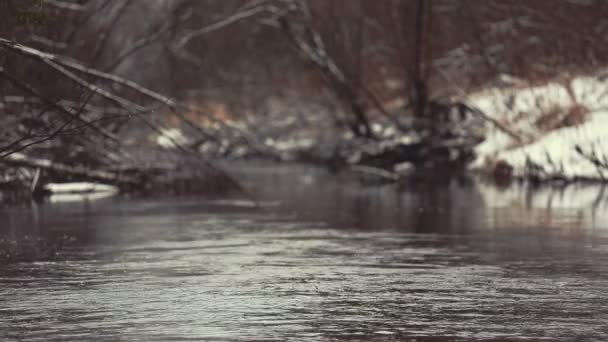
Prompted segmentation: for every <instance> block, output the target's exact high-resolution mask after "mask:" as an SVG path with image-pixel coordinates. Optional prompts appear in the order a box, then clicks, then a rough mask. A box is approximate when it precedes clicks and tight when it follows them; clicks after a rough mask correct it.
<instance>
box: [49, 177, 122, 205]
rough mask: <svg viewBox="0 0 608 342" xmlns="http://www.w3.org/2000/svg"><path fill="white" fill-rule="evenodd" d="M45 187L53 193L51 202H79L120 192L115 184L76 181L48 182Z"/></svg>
mask: <svg viewBox="0 0 608 342" xmlns="http://www.w3.org/2000/svg"><path fill="white" fill-rule="evenodd" d="M44 189H45V190H47V191H49V192H50V193H51V195H50V197H49V201H50V202H53V203H55V202H79V201H93V200H97V199H102V198H107V197H112V196H115V195H117V194H118V193H119V190H118V188H117V187H115V186H113V185H107V184H100V183H89V182H74V183H48V184H46V185H45V186H44Z"/></svg>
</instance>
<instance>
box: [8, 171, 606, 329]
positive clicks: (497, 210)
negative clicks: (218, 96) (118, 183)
mask: <svg viewBox="0 0 608 342" xmlns="http://www.w3.org/2000/svg"><path fill="white" fill-rule="evenodd" d="M235 172H236V174H238V176H239V178H241V179H242V180H243V183H244V184H245V185H246V186H247V188H248V189H250V192H251V193H253V194H255V195H256V197H257V198H258V199H259V200H260V202H259V205H258V206H254V205H253V204H252V203H251V202H249V201H245V200H233V199H213V200H211V199H207V200H203V199H193V198H166V199H154V200H149V199H148V200H143V199H126V198H120V199H117V198H114V199H102V200H97V201H90V202H75V203H50V204H44V205H31V206H27V207H21V208H8V209H1V210H0V225H1V229H0V234H1V235H0V247H1V249H0V340H2V341H22V340H23V341H189V340H192V341H200V340H211V341H215V340H219V341H227V340H238V341H241V340H251V341H283V340H289V341H317V340H322V341H402V340H403V341H410V340H417V341H460V340H463V341H469V340H484V341H485V340H495V341H503V340H518V341H521V340H533V341H537V340H548V341H587V340H589V341H590V340H596V341H606V340H608V294H607V290H608V210H607V204H606V201H605V198H604V197H605V196H604V191H603V189H600V188H575V187H570V188H567V189H564V190H562V191H549V190H543V191H536V192H531V191H528V190H526V189H521V188H510V189H506V190H498V189H495V188H492V187H488V186H484V185H481V184H467V183H459V182H456V181H452V182H446V184H441V185H439V184H435V185H431V184H417V185H409V186H402V187H401V188H400V187H398V186H394V185H387V186H368V185H365V184H361V183H358V182H355V181H353V180H352V179H350V178H349V177H346V176H342V177H336V176H334V175H330V174H327V173H325V172H323V171H319V170H314V169H310V168H302V167H295V166H281V167H272V166H259V167H246V168H241V169H237V170H235Z"/></svg>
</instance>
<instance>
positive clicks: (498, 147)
mask: <svg viewBox="0 0 608 342" xmlns="http://www.w3.org/2000/svg"><path fill="white" fill-rule="evenodd" d="M468 102H469V103H470V104H471V105H473V106H475V107H476V108H479V109H480V110H481V111H483V112H484V113H485V114H486V115H488V116H490V117H492V118H493V119H495V120H497V121H499V122H500V123H501V124H503V125H505V126H507V127H509V128H510V129H511V130H512V131H513V132H515V133H516V134H517V135H519V136H520V137H521V139H522V141H521V142H518V141H516V139H514V138H513V137H511V136H509V135H508V134H507V133H505V132H503V131H501V130H500V129H499V128H497V127H495V126H493V125H492V124H491V123H489V122H488V123H487V130H486V139H485V140H484V141H483V142H482V143H481V144H479V145H478V146H477V147H476V148H475V152H476V159H475V160H474V162H473V163H472V164H471V168H472V169H476V170H483V169H487V168H488V166H489V165H492V164H494V163H496V162H498V161H502V162H506V163H507V164H508V165H510V166H511V167H512V174H513V175H514V176H516V177H524V176H526V174H527V166H529V165H530V163H529V162H532V163H533V164H535V165H538V166H539V167H540V168H542V169H543V172H544V174H546V175H547V176H560V177H562V178H564V179H566V180H574V179H581V178H584V179H597V180H600V179H603V178H604V176H603V174H601V170H599V169H598V167H597V166H596V165H595V164H594V163H593V162H591V161H590V160H589V159H588V158H586V157H584V156H582V155H581V154H580V153H578V152H577V151H576V149H575V147H576V146H580V148H581V149H582V150H583V152H584V153H585V154H591V153H592V151H595V153H597V154H598V157H599V158H600V159H601V158H602V156H603V155H604V153H603V151H606V150H608V137H607V136H606V133H605V132H608V84H607V83H606V82H605V81H604V77H603V76H598V77H579V78H576V79H574V80H572V81H568V80H567V81H561V82H550V83H547V84H545V85H542V86H534V87H522V86H521V85H518V86H516V87H512V88H506V89H499V88H492V89H486V90H483V91H480V92H478V93H475V94H472V95H470V96H469V98H468ZM606 173H607V174H608V170H606Z"/></svg>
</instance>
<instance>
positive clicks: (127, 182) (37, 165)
mask: <svg viewBox="0 0 608 342" xmlns="http://www.w3.org/2000/svg"><path fill="white" fill-rule="evenodd" d="M0 163H2V164H6V165H11V166H20V167H29V168H33V169H40V170H44V171H52V172H56V173H59V174H63V175H69V176H76V177H80V178H84V179H87V180H92V181H101V182H105V183H110V184H115V185H118V186H135V185H140V184H141V183H142V181H141V180H140V179H139V178H136V177H132V176H126V175H123V174H120V173H117V172H111V171H105V170H94V169H91V168H87V167H83V166H72V165H66V164H61V163H56V162H53V161H51V160H48V159H41V158H34V157H30V156H27V155H25V154H22V153H13V154H11V155H8V156H6V157H5V158H3V159H0Z"/></svg>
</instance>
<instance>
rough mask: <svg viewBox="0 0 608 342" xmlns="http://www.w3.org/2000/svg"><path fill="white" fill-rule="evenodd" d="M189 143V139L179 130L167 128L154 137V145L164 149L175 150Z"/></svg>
mask: <svg viewBox="0 0 608 342" xmlns="http://www.w3.org/2000/svg"><path fill="white" fill-rule="evenodd" d="M188 143H189V139H188V138H187V137H186V136H185V135H184V133H183V132H182V131H181V130H180V129H179V128H168V129H163V130H161V132H160V134H159V135H158V136H157V137H156V144H157V145H159V146H161V147H164V148H175V147H177V145H179V146H182V145H186V144H188Z"/></svg>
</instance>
